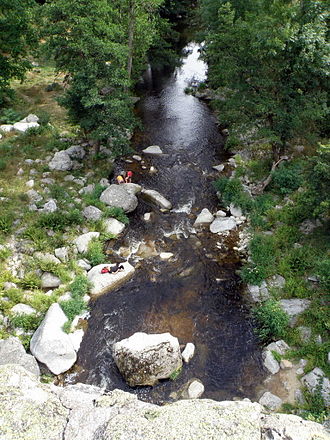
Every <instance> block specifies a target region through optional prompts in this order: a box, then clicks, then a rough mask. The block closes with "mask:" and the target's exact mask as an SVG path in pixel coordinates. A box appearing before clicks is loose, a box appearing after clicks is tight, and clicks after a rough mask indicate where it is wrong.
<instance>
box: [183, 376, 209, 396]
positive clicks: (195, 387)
mask: <svg viewBox="0 0 330 440" xmlns="http://www.w3.org/2000/svg"><path fill="white" fill-rule="evenodd" d="M204 390H205V388H204V385H203V384H202V382H201V381H200V380H194V381H192V382H191V384H190V385H189V387H188V390H187V393H188V398H189V399H198V398H199V397H201V396H202V394H203V393H204Z"/></svg>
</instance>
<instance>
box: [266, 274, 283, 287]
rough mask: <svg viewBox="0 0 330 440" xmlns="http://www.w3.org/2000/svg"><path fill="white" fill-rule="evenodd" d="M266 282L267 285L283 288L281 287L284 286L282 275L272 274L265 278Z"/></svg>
mask: <svg viewBox="0 0 330 440" xmlns="http://www.w3.org/2000/svg"><path fill="white" fill-rule="evenodd" d="M267 283H268V286H269V287H274V288H277V289H283V287H284V286H285V278H284V277H282V275H273V276H272V277H270V278H268V279H267Z"/></svg>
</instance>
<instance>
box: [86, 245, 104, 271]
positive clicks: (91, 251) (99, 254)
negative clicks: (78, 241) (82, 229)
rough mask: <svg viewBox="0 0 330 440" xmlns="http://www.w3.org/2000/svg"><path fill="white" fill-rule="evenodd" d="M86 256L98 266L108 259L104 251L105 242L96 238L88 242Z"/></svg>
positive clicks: (92, 263) (93, 264)
mask: <svg viewBox="0 0 330 440" xmlns="http://www.w3.org/2000/svg"><path fill="white" fill-rule="evenodd" d="M85 258H87V260H88V261H90V263H91V265H92V266H97V265H98V264H102V263H104V262H105V261H106V256H105V254H104V252H103V243H102V242H101V240H99V239H97V238H94V239H92V240H91V241H90V242H89V244H88V250H87V252H86V253H85Z"/></svg>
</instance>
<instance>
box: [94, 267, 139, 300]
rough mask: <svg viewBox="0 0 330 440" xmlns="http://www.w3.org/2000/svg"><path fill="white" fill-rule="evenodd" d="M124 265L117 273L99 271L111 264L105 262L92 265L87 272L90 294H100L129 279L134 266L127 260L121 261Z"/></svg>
mask: <svg viewBox="0 0 330 440" xmlns="http://www.w3.org/2000/svg"><path fill="white" fill-rule="evenodd" d="M121 264H122V265H123V266H124V270H122V271H120V272H117V273H101V270H102V269H103V268H104V267H105V266H110V267H111V266H113V265H111V264H110V265H107V264H99V265H98V266H95V267H93V268H92V269H91V270H90V271H89V272H88V274H87V278H88V280H89V281H90V282H91V283H92V287H91V289H90V295H91V296H98V295H102V294H103V293H108V292H110V291H111V290H114V289H116V288H118V287H119V286H121V285H122V284H123V283H124V282H125V281H127V280H129V279H130V278H131V277H132V276H133V274H134V272H135V269H134V267H133V266H132V265H131V264H129V263H128V262H127V261H126V262H125V263H121Z"/></svg>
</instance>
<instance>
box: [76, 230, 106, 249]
mask: <svg viewBox="0 0 330 440" xmlns="http://www.w3.org/2000/svg"><path fill="white" fill-rule="evenodd" d="M99 236H100V233H99V232H87V233H86V234H82V235H79V237H77V238H76V239H75V240H74V244H75V245H76V246H77V249H78V252H80V253H81V254H84V253H85V252H87V250H88V245H89V243H90V241H91V240H93V238H98V237H99Z"/></svg>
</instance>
